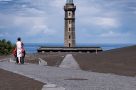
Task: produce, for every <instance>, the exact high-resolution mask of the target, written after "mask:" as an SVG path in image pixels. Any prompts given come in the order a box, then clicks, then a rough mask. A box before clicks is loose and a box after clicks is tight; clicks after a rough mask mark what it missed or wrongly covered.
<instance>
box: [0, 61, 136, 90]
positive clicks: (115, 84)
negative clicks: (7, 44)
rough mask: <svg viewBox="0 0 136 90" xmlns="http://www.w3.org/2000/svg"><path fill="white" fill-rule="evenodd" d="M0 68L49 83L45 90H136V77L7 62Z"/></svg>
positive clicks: (2, 63)
mask: <svg viewBox="0 0 136 90" xmlns="http://www.w3.org/2000/svg"><path fill="white" fill-rule="evenodd" d="M0 68H2V69H4V70H8V71H11V72H14V73H18V74H21V75H24V76H27V77H30V78H33V79H35V80H38V81H41V82H44V83H48V84H47V86H46V85H45V86H44V88H43V90H136V77H127V76H119V75H113V74H103V73H95V72H86V71H82V70H74V69H73V70H72V69H66V68H58V67H49V66H41V65H38V64H37V65H36V64H24V65H18V64H15V63H11V62H7V61H6V62H0ZM47 87H48V88H47ZM49 87H50V88H49Z"/></svg>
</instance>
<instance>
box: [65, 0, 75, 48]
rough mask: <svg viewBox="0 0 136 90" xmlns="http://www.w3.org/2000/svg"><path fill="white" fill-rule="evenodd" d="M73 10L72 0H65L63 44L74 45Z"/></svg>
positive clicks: (66, 45)
mask: <svg viewBox="0 0 136 90" xmlns="http://www.w3.org/2000/svg"><path fill="white" fill-rule="evenodd" d="M75 10H76V6H75V5H74V3H73V0H67V2H66V4H65V6H64V11H65V31H64V46H65V47H75V46H76V40H75Z"/></svg>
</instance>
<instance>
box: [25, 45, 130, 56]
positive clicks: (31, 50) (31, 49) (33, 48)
mask: <svg viewBox="0 0 136 90" xmlns="http://www.w3.org/2000/svg"><path fill="white" fill-rule="evenodd" d="M131 45H133V44H77V47H93V46H98V47H101V48H102V49H103V50H104V51H105V50H111V49H116V48H121V47H126V46H131ZM41 46H50V47H63V46H64V45H63V44H60V43H48V44H45V43H24V47H25V50H26V53H30V54H31V53H36V52H37V49H38V48H40V47H41Z"/></svg>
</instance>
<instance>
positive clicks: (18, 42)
mask: <svg viewBox="0 0 136 90" xmlns="http://www.w3.org/2000/svg"><path fill="white" fill-rule="evenodd" d="M16 46H17V49H21V48H22V42H21V41H17V43H16Z"/></svg>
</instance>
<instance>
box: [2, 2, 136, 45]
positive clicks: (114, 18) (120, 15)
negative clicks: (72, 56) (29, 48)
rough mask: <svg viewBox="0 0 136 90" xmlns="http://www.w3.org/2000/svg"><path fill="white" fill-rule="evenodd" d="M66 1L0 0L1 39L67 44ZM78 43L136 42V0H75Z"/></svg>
mask: <svg viewBox="0 0 136 90" xmlns="http://www.w3.org/2000/svg"><path fill="white" fill-rule="evenodd" d="M65 2H66V0H0V39H3V38H6V39H8V40H11V41H12V42H15V41H16V38H17V37H21V38H22V39H23V41H24V42H26V43H28V42H31V43H32V42H33V43H63V41H64V10H63V6H64V5H65ZM74 3H75V5H76V7H77V10H76V42H77V43H133V44H136V0H74Z"/></svg>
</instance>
